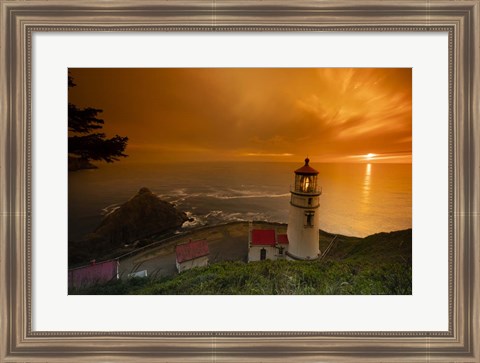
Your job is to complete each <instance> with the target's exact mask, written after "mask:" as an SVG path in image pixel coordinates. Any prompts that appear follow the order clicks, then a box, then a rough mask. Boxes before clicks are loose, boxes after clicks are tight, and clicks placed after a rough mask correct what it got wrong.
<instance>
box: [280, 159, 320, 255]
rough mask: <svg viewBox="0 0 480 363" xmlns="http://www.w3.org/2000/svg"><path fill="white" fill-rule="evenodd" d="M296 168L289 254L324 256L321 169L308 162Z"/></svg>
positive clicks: (291, 204)
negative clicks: (321, 237)
mask: <svg viewBox="0 0 480 363" xmlns="http://www.w3.org/2000/svg"><path fill="white" fill-rule="evenodd" d="M309 161H310V160H309V159H308V158H306V159H305V165H304V166H302V167H301V168H300V169H297V170H295V185H294V187H293V188H291V190H290V193H291V199H290V211H289V217H288V229H287V235H288V241H289V247H288V252H287V256H288V257H289V258H290V259H293V260H314V259H316V258H318V257H319V255H320V248H319V242H318V238H319V237H318V230H319V222H318V221H319V216H318V214H319V213H318V212H319V207H320V194H321V191H320V190H319V188H318V185H317V177H318V171H316V170H315V169H313V168H312V167H311V166H309V165H308V163H309Z"/></svg>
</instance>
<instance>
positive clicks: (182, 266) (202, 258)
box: [175, 240, 210, 272]
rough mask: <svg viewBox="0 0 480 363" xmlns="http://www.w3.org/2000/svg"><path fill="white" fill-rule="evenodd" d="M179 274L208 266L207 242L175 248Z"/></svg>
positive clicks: (201, 241)
mask: <svg viewBox="0 0 480 363" xmlns="http://www.w3.org/2000/svg"><path fill="white" fill-rule="evenodd" d="M175 254H176V256H177V259H176V265H177V270H178V272H182V271H185V270H188V269H191V268H193V267H200V266H206V265H207V264H208V255H209V254H210V252H209V250H208V243H207V241H205V240H199V241H190V242H188V243H184V244H181V245H177V246H176V247H175Z"/></svg>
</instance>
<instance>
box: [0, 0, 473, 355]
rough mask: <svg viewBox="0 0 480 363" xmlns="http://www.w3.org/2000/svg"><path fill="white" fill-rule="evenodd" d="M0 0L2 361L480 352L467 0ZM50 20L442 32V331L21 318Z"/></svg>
mask: <svg viewBox="0 0 480 363" xmlns="http://www.w3.org/2000/svg"><path fill="white" fill-rule="evenodd" d="M0 6H1V23H0V24H1V43H0V44H1V47H0V50H1V55H0V56H1V58H0V59H1V68H0V87H1V88H0V94H1V98H0V102H1V103H0V105H1V107H0V148H1V152H0V218H1V219H0V276H1V279H0V281H1V282H0V314H1V315H0V360H1V361H6V362H24V361H52V362H60V361H69V362H71V361H94V362H98V361H107V360H108V361H136V362H147V361H155V362H158V361H169V362H172V361H179V362H184V361H186V360H192V361H229V360H230V361H235V362H238V361H243V360H257V361H258V360H260V361H285V360H291V361H293V360H295V361H352V360H365V361H387V360H391V361H429V360H432V361H433V360H435V361H445V362H446V361H463V362H479V361H480V353H479V349H480V346H479V341H480V339H479V333H480V324H479V322H480V318H479V316H480V315H479V313H480V308H479V307H480V295H479V278H480V252H479V247H480V246H479V239H478V234H479V222H478V218H479V211H478V209H479V206H480V199H479V184H478V177H479V171H480V169H479V156H480V155H479V145H480V144H479V137H480V133H479V130H478V122H479V121H480V120H479V112H480V111H479V108H478V96H479V85H480V76H479V75H480V67H479V62H480V58H479V51H480V47H479V35H480V27H479V20H480V19H479V15H480V2H479V1H478V0H466V1H431V2H427V3H426V2H425V1H417V0H412V1H400V2H397V1H375V0H372V1H367V0H361V1H346V2H338V1H333V0H331V1H298V2H295V3H288V2H283V1H259V2H257V1H215V2H213V3H206V2H203V1H194V0H193V1H182V2H170V1H134V0H125V1H111V2H95V1H81V2H72V1H67V0H57V1H44V0H39V1H35V0H31V1H19V0H12V1H9V0H0ZM48 31H57V32H68V31H87V32H88V31H118V32H121V31H142V32H145V31H170V32H171V31H199V32H232V31H248V32H257V31H275V32H285V31H339V32H342V31H350V32H368V31H375V32H447V33H448V37H449V119H450V120H449V134H450V135H449V138H450V145H449V224H450V225H449V277H448V278H449V282H448V283H449V308H448V310H449V329H448V331H445V332H437V331H423V332H419V331H401V332H400V331H399V332H366V331H365V332H228V331H226V332H208V331H206V332H37V331H33V330H32V269H31V262H32V235H31V220H32V207H31V198H32V148H31V138H32V112H31V99H32V85H31V78H32V49H31V48H32V43H31V41H32V35H33V34H34V33H35V32H48Z"/></svg>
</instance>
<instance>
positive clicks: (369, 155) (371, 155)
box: [365, 153, 376, 160]
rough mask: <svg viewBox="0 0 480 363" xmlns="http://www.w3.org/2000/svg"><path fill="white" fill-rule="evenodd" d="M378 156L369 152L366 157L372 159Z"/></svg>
mask: <svg viewBox="0 0 480 363" xmlns="http://www.w3.org/2000/svg"><path fill="white" fill-rule="evenodd" d="M375 156H376V154H372V153H368V154H367V155H366V156H365V158H366V159H368V160H370V159H373V158H374V157H375Z"/></svg>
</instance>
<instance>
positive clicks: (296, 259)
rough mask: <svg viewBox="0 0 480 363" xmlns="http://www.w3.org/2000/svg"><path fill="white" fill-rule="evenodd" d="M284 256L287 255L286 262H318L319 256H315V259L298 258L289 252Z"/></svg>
mask: <svg viewBox="0 0 480 363" xmlns="http://www.w3.org/2000/svg"><path fill="white" fill-rule="evenodd" d="M285 255H287V260H291V261H292V260H293V261H318V259H319V258H320V254H319V255H317V257H314V258H309V257H305V258H304V257H299V256H295V255H293V254H292V253H290V252H288V251H287V252H285Z"/></svg>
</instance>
